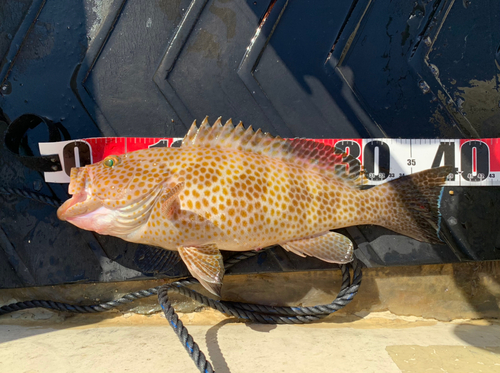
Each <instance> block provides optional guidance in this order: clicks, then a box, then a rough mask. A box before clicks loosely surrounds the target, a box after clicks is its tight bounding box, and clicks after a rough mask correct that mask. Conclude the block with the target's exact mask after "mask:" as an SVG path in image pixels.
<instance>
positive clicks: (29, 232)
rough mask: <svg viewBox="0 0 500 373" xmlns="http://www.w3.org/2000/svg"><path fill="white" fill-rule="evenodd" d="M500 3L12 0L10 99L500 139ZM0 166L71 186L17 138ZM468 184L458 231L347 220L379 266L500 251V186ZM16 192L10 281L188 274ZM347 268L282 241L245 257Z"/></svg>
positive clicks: (1, 229) (8, 205) (338, 132)
mask: <svg viewBox="0 0 500 373" xmlns="http://www.w3.org/2000/svg"><path fill="white" fill-rule="evenodd" d="M499 16H500V3H498V2H497V1H494V0H491V1H483V2H470V1H444V0H435V1H427V0H424V1H417V2H393V1H389V0H381V1H377V2H375V1H372V0H353V1H321V2H318V1H306V0H294V1H286V0H266V1H261V0H257V1H252V0H249V1H245V0H192V1H189V0H158V1H148V2H144V1H133V0H129V1H126V0H107V1H106V0H102V1H100V0H68V1H65V2H62V3H61V2H55V1H49V0H31V1H30V0H22V1H15V2H12V1H9V2H1V3H0V58H1V60H0V109H1V113H0V114H1V115H2V118H3V119H4V121H5V122H6V123H8V122H10V121H12V120H14V119H15V118H17V117H18V116H20V115H22V114H25V113H34V114H37V115H40V116H43V117H47V118H49V119H51V120H53V121H56V122H60V123H62V124H63V125H64V127H65V128H66V129H67V130H68V131H69V132H70V134H71V137H72V138H81V137H92V136H113V135H118V136H156V137H159V136H172V137H178V136H183V135H184V134H185V132H186V130H187V128H188V126H189V125H190V123H191V121H192V120H193V119H194V118H198V119H201V118H203V117H204V116H205V115H209V116H210V117H212V118H215V117H218V116H220V115H222V116H223V117H224V118H229V117H232V118H233V119H235V120H243V122H244V123H246V124H252V125H253V126H254V127H260V128H262V129H264V130H266V131H270V132H271V133H273V134H276V135H281V136H283V137H285V136H286V137H293V136H303V137H316V138H328V137H330V138H352V137H393V138H398V137H403V138H440V137H441V138H461V137H468V138H474V137H500V104H499V102H500V94H499V71H500V29H499V28H498V27H496V25H498V22H499ZM2 118H0V119H2ZM1 126H2V128H1V130H2V132H3V130H4V129H5V126H6V124H2V125H1ZM46 140H47V133H46V132H45V129H43V128H36V129H35V130H31V131H29V133H28V134H27V138H26V142H27V144H28V145H29V146H30V148H31V149H32V150H33V152H34V154H35V155H36V152H37V146H36V144H37V143H38V142H39V141H46ZM0 173H1V175H2V177H1V179H0V186H2V187H16V188H23V189H25V190H31V191H36V192H39V193H43V194H45V195H49V196H54V197H57V198H59V199H65V198H66V197H67V193H66V189H65V188H66V187H65V186H63V185H47V184H45V183H44V181H43V176H42V175H40V173H38V172H35V171H31V170H28V169H26V168H24V167H23V166H22V165H21V164H20V163H18V161H17V160H16V159H15V157H13V156H12V155H11V154H9V153H8V152H7V151H6V150H5V149H3V148H1V149H0ZM455 196H456V198H454V199H453V200H451V199H449V198H448V197H447V194H446V193H445V197H444V199H443V215H444V219H443V225H442V229H443V232H445V234H446V235H447V237H448V239H449V241H450V243H451V245H449V246H446V245H441V246H439V245H438V246H431V245H428V244H423V243H418V242H415V241H413V240H410V239H408V238H405V237H402V236H399V235H396V234H393V233H391V232H389V231H386V230H383V229H381V228H376V227H358V228H349V229H347V230H346V231H345V233H346V234H348V235H349V236H350V237H352V238H353V239H354V240H355V242H356V243H357V245H358V247H359V248H358V250H357V252H358V256H359V258H360V259H361V260H363V262H364V263H365V264H366V265H368V266H390V265H411V264H425V263H442V262H454V261H459V260H464V259H467V260H488V259H500V235H499V232H498V229H497V227H498V226H499V224H500V213H499V212H498V208H495V206H498V204H499V203H500V196H499V190H498V188H469V189H467V188H461V189H460V188H459V189H455ZM0 204H1V206H2V208H1V209H0V248H1V249H0V287H3V288H8V287H22V286H34V285H50V284H59V283H68V282H75V281H87V282H90V281H120V280H124V279H136V278H145V277H147V276H153V275H169V276H177V275H181V274H185V273H186V270H185V268H184V267H183V266H182V264H181V263H178V264H176V265H173V266H167V267H166V268H163V267H162V268H159V267H158V268H155V271H149V272H148V271H147V270H145V267H144V266H141V263H140V260H139V259H138V257H140V258H143V257H148V256H147V255H146V256H144V255H143V256H141V255H139V256H138V255H137V253H143V252H147V250H148V248H145V247H141V246H137V245H133V244H129V243H125V242H122V241H120V240H118V239H114V238H110V237H104V236H99V235H95V234H92V233H88V232H83V231H80V230H78V229H76V228H75V227H72V226H70V225H68V224H66V223H63V222H59V221H58V220H57V218H56V216H55V210H54V209H53V208H51V207H48V206H44V205H42V204H40V203H38V202H35V201H30V200H27V199H24V198H20V197H16V196H12V195H10V196H9V195H0ZM162 263H163V262H162ZM153 264H154V263H153ZM153 267H154V265H153V266H151V265H149V267H148V268H153ZM329 268H334V266H332V265H328V264H325V263H323V262H320V261H318V260H315V259H312V258H309V259H307V260H303V259H300V258H297V257H296V256H294V255H292V254H289V253H286V252H284V251H283V250H281V249H273V250H272V251H269V252H265V253H262V254H260V255H259V256H257V257H255V258H253V259H252V260H250V261H248V262H246V263H241V264H240V265H238V266H237V267H235V268H234V272H237V273H251V272H266V271H295V270H311V269H329Z"/></svg>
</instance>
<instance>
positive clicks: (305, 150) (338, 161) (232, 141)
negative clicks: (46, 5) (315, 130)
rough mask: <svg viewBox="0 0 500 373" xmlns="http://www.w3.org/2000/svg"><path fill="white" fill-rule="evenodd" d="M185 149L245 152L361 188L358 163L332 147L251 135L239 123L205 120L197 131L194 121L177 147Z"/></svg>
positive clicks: (264, 134) (254, 132)
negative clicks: (309, 170)
mask: <svg viewBox="0 0 500 373" xmlns="http://www.w3.org/2000/svg"><path fill="white" fill-rule="evenodd" d="M189 146H207V147H220V148H230V149H237V150H241V151H249V152H253V153H257V154H262V155H267V156H269V157H272V158H279V159H282V160H284V161H288V162H293V163H295V164H298V165H300V166H302V167H307V168H313V169H315V170H317V171H318V172H320V173H323V174H325V175H326V176H329V177H336V178H342V179H344V180H346V182H347V183H348V184H349V185H351V186H353V187H355V186H360V185H362V184H363V181H362V180H363V179H364V178H361V177H360V171H361V167H360V162H359V161H358V160H357V159H356V158H354V157H352V156H350V155H347V154H345V153H344V152H342V150H340V149H338V148H336V147H333V146H330V145H327V144H324V143H320V142H316V141H312V140H308V139H299V138H297V139H290V140H285V139H282V138H281V137H279V136H276V137H273V136H271V135H270V134H269V133H267V132H266V133H264V132H262V131H261V130H260V129H259V130H257V131H254V130H253V129H252V126H250V127H248V128H247V129H245V128H244V127H243V123H242V122H240V123H239V124H238V125H237V126H236V127H235V126H234V125H233V123H232V121H231V119H229V120H228V121H227V122H226V123H225V124H224V125H222V122H221V118H218V119H217V121H216V122H215V123H214V124H213V126H210V124H209V123H208V117H205V119H204V120H203V122H202V123H201V125H200V127H199V128H198V127H197V125H196V121H194V122H193V124H192V125H191V128H190V129H189V131H188V133H187V134H186V136H185V137H184V139H183V140H182V145H181V147H189ZM346 166H347V167H346Z"/></svg>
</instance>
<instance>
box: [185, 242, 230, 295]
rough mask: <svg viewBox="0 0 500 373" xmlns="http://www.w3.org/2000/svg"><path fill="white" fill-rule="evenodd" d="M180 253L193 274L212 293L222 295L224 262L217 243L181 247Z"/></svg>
mask: <svg viewBox="0 0 500 373" xmlns="http://www.w3.org/2000/svg"><path fill="white" fill-rule="evenodd" d="M178 250H179V254H180V255H181V258H182V260H183V261H184V263H185V264H186V266H187V267H188V269H189V271H190V272H191V274H192V275H193V276H194V277H195V278H196V279H198V281H200V283H201V284H202V285H203V286H204V287H205V289H207V290H208V291H209V292H211V293H212V294H215V295H217V296H218V297H220V290H221V287H222V277H223V276H224V263H223V261H222V255H221V253H220V251H219V249H217V247H216V246H215V245H210V246H201V247H180V248H179V249H178Z"/></svg>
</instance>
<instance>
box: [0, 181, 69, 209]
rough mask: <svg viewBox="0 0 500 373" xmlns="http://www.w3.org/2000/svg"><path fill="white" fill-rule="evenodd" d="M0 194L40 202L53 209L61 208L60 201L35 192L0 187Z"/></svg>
mask: <svg viewBox="0 0 500 373" xmlns="http://www.w3.org/2000/svg"><path fill="white" fill-rule="evenodd" d="M0 194H12V195H17V196H20V197H24V198H28V199H31V200H34V201H38V202H42V203H45V204H47V205H50V206H53V207H56V208H57V207H59V206H61V201H59V200H58V199H56V198H52V197H49V196H45V195H43V194H40V193H36V192H30V191H26V190H23V189H18V188H8V187H1V186H0Z"/></svg>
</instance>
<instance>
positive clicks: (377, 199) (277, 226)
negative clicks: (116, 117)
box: [57, 118, 451, 295]
mask: <svg viewBox="0 0 500 373" xmlns="http://www.w3.org/2000/svg"><path fill="white" fill-rule="evenodd" d="M352 160H353V159H352V157H351V158H350V157H349V156H347V155H346V154H342V152H341V151H340V150H339V149H337V148H334V147H330V146H328V145H325V144H322V143H317V142H313V141H310V140H304V139H293V140H284V139H282V138H279V137H272V136H271V135H269V134H267V133H263V132H261V131H260V130H258V131H254V130H253V129H252V127H249V128H247V129H245V128H244V127H243V125H242V124H241V123H240V124H239V125H238V126H236V127H234V126H233V124H232V123H231V121H230V120H229V121H228V122H227V123H226V124H225V125H223V124H222V122H221V121H220V119H219V120H217V122H216V123H215V124H214V125H213V126H210V125H209V123H208V121H207V119H206V118H205V120H204V121H203V123H202V124H201V126H200V127H199V128H198V127H197V125H196V121H195V122H194V123H193V125H192V126H191V129H190V130H189V132H188V133H187V135H186V136H185V138H184V140H183V142H182V145H181V147H179V148H151V149H146V150H139V151H136V152H131V153H127V154H123V155H116V156H115V155H113V156H108V157H107V158H105V159H104V160H103V161H101V162H98V163H95V164H92V165H88V166H85V167H78V168H73V169H72V170H71V182H70V185H69V193H70V194H72V195H73V196H72V198H71V199H69V200H68V201H66V202H65V203H64V204H63V205H62V206H61V207H60V208H59V210H58V212H57V214H58V217H59V218H60V219H62V220H66V221H68V222H70V223H72V224H74V225H76V226H77V227H80V228H83V229H86V230H91V231H95V232H97V233H99V234H107V235H112V236H116V237H120V238H122V239H124V240H126V241H130V242H136V243H142V244H148V245H153V246H158V247H161V248H163V249H167V250H175V251H178V252H179V254H180V257H181V258H182V260H183V261H184V263H185V264H186V265H187V267H188V269H189V271H190V272H191V274H192V275H193V276H194V277H195V278H197V279H198V280H199V281H200V283H201V284H202V285H203V286H204V287H205V288H206V289H207V290H209V291H210V292H212V293H213V294H215V295H219V294H220V289H221V285H222V277H223V275H224V266H223V261H222V255H221V253H220V251H219V250H229V251H246V250H255V249H259V248H264V247H267V246H271V245H280V246H282V247H283V248H285V249H286V250H288V251H291V252H293V253H295V254H298V255H300V256H306V255H308V256H313V257H316V258H318V259H321V260H324V261H326V262H330V263H348V262H350V261H352V259H353V244H352V242H351V241H350V240H349V239H348V238H347V237H345V236H343V235H342V234H340V233H337V232H332V231H331V230H332V229H338V228H343V227H349V226H354V225H361V224H374V225H380V226H383V227H386V228H388V229H391V230H393V231H395V232H398V233H401V234H404V235H407V236H409V237H412V238H414V239H417V240H420V241H426V242H431V243H438V242H440V241H439V239H438V237H437V229H438V219H439V210H438V200H439V196H440V193H441V190H442V185H443V183H444V181H445V179H446V176H447V175H448V174H449V173H450V172H451V169H450V168H449V167H440V168H436V169H430V170H426V171H422V172H419V173H416V174H413V175H409V176H405V177H402V178H400V179H397V180H394V181H392V182H388V183H385V184H382V185H379V186H376V187H373V188H371V189H368V190H361V189H360V188H359V185H358V184H359V183H356V182H355V180H354V181H353V172H352V171H353V170H352V168H355V167H356V164H357V163H356V162H351V161H352ZM346 162H347V163H348V164H349V162H350V164H351V170H350V171H351V172H349V170H348V169H347V168H349V167H345V166H344V167H342V164H344V165H345V163H346ZM339 166H340V167H339ZM358 167H359V164H358Z"/></svg>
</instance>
